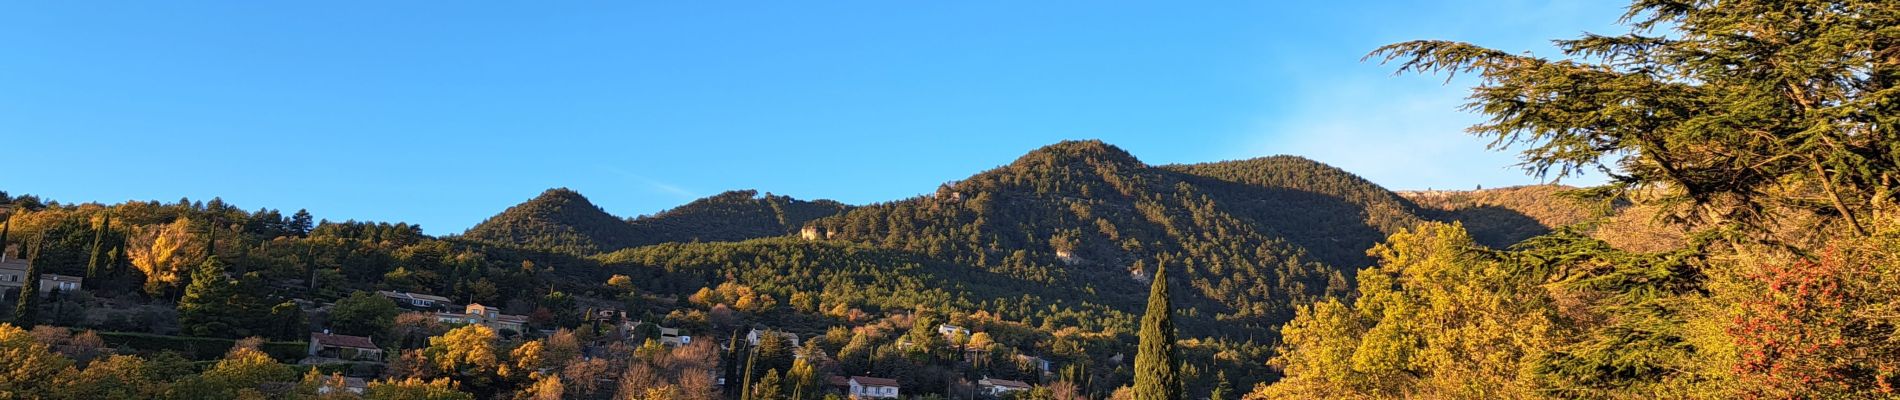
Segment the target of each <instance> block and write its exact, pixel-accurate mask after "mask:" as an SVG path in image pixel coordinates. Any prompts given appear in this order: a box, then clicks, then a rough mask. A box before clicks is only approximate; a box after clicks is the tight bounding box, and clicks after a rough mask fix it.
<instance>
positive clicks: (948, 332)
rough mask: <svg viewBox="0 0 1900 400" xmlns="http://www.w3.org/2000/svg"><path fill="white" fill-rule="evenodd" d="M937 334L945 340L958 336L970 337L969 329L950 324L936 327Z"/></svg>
mask: <svg viewBox="0 0 1900 400" xmlns="http://www.w3.org/2000/svg"><path fill="white" fill-rule="evenodd" d="M937 333H938V334H941V335H943V337H944V338H945V339H950V338H956V337H957V336H958V335H962V336H963V337H966V338H967V337H970V330H969V329H964V328H963V327H961V326H956V325H950V324H940V325H937Z"/></svg>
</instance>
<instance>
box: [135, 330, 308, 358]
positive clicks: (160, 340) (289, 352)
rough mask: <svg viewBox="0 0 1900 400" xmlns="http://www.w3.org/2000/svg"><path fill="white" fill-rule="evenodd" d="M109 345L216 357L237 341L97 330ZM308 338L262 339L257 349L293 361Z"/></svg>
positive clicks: (305, 348)
mask: <svg viewBox="0 0 1900 400" xmlns="http://www.w3.org/2000/svg"><path fill="white" fill-rule="evenodd" d="M99 338H100V339H104V340H105V342H106V344H107V345H110V346H112V347H128V348H131V349H132V350H135V351H138V352H140V353H157V352H161V351H165V350H171V351H176V352H178V353H179V354H180V355H183V356H185V357H186V358H190V359H193V360H215V359H218V358H220V357H224V353H225V352H226V351H230V350H231V346H232V345H234V344H236V343H237V341H236V340H232V339H219V338H207V337H192V336H168V335H155V334H150V333H134V332H99ZM309 349H310V346H309V343H307V342H264V345H263V346H260V348H259V350H263V351H264V353H265V354H269V355H270V356H271V358H275V359H277V360H278V361H283V362H289V363H295V362H297V360H301V359H303V358H304V356H305V355H307V354H309Z"/></svg>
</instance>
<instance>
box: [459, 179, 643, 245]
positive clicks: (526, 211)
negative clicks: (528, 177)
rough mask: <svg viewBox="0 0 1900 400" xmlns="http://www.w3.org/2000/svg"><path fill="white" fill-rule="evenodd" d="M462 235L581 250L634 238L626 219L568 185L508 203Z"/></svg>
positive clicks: (624, 241) (502, 241)
mask: <svg viewBox="0 0 1900 400" xmlns="http://www.w3.org/2000/svg"><path fill="white" fill-rule="evenodd" d="M462 236H463V237H464V238H468V239H474V240H481V241H491V242H500V243H513V244H519V245H524V246H529V247H536V248H546V249H556V250H562V251H568V252H572V253H579V254H588V253H593V252H597V251H601V250H611V249H617V248H621V247H626V246H628V245H630V244H631V243H633V241H634V236H633V229H632V228H631V227H630V226H628V225H627V222H626V221H622V220H621V219H620V218H616V217H614V216H613V215H611V214H608V213H607V212H606V211H603V210H601V209H600V207H599V206H595V205H594V203H593V202H590V201H587V197H585V196H581V194H580V193H579V192H575V191H573V190H569V189H567V188H556V189H548V190H547V191H545V192H541V195H540V196H535V198H533V199H530V200H528V201H526V202H523V203H521V204H516V205H515V206H514V207H508V209H507V210H504V211H502V212H501V214H496V215H495V216H493V217H489V218H488V220H485V221H482V223H480V224H476V225H475V226H474V227H471V228H469V229H468V231H467V232H465V233H463V234H462Z"/></svg>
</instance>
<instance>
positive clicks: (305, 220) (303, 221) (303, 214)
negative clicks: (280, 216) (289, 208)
mask: <svg viewBox="0 0 1900 400" xmlns="http://www.w3.org/2000/svg"><path fill="white" fill-rule="evenodd" d="M313 227H314V225H312V224H311V222H310V211H309V210H297V213H296V214H291V215H290V233H293V234H296V235H297V236H300V237H302V236H310V230H311V229H312V228H313Z"/></svg>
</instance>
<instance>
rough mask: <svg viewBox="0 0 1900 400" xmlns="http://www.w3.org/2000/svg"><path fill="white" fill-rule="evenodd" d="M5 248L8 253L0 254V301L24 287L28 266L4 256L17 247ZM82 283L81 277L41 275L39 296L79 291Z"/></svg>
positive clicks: (18, 260)
mask: <svg viewBox="0 0 1900 400" xmlns="http://www.w3.org/2000/svg"><path fill="white" fill-rule="evenodd" d="M7 248H8V251H5V252H0V299H5V298H6V296H7V293H12V292H14V291H17V290H19V289H21V288H24V287H26V279H27V278H26V271H27V267H28V264H27V263H26V260H21V259H18V258H10V257H7V256H6V255H7V254H10V253H13V252H14V249H16V248H18V245H14V246H8V247H7ZM84 282H85V278H82V277H77V276H71V275H60V274H51V273H41V274H40V295H41V296H45V295H47V294H50V293H52V292H53V291H54V290H59V291H60V293H68V292H72V291H74V290H79V289H80V288H83V287H85V285H84Z"/></svg>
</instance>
